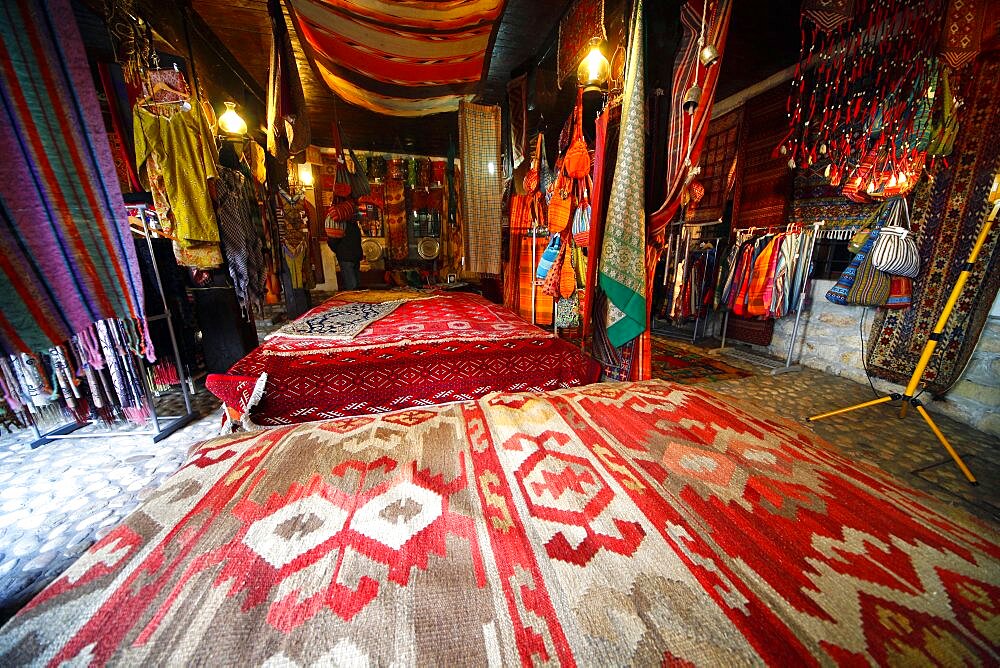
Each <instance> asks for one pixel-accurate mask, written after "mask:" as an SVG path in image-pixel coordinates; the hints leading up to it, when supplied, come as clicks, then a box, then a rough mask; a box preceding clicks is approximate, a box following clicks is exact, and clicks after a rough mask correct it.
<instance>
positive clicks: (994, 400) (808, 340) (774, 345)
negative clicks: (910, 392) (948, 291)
mask: <svg viewBox="0 0 1000 668" xmlns="http://www.w3.org/2000/svg"><path fill="white" fill-rule="evenodd" d="M833 284H834V281H815V282H814V286H813V293H812V304H811V306H810V308H809V310H808V311H803V313H802V321H801V322H800V324H799V330H800V331H799V336H798V343H797V346H796V351H795V354H794V355H793V358H792V360H793V362H794V361H796V360H798V361H799V362H800V363H801V364H803V365H804V366H808V367H812V368H815V369H820V370H822V371H825V372H827V373H832V374H835V375H838V376H844V377H846V378H850V379H852V380H855V381H857V382H859V383H867V382H868V379H867V378H866V377H865V370H864V366H863V365H862V357H861V337H862V333H863V335H864V345H865V350H867V349H868V338H869V336H870V334H871V323H872V320H873V319H874V317H875V309H863V308H859V307H854V306H838V305H836V304H833V303H831V302H829V301H827V300H826V299H825V297H824V295H825V294H826V291H827V290H828V289H830V287H831V286H832V285H833ZM862 318H863V319H864V326H863V327H860V324H861V319H862ZM793 320H794V318H791V317H789V318H783V319H781V320H779V321H778V322H777V323H776V324H775V327H774V338H773V339H772V341H771V346H770V347H769V349H768V352H769V353H770V354H772V355H775V356H778V357H781V358H782V359H784V357H785V354H786V353H787V351H788V339H789V337H790V336H791V333H792V323H793ZM872 380H873V382H874V383H875V387H876V388H877V389H878V390H879V391H880V392H898V391H901V390H902V388H901V387H900V386H899V385H896V384H894V383H890V382H888V381H884V380H882V379H880V378H872ZM925 396H926V395H925ZM927 407H928V410H931V411H933V412H938V413H943V414H945V415H948V416H950V417H953V418H955V419H956V420H960V421H961V422H964V423H965V424H968V425H971V426H973V427H976V428H977V429H980V430H982V431H985V432H987V433H990V434H993V435H996V436H1000V298H998V300H997V302H996V303H994V305H993V311H992V313H991V317H990V318H989V320H988V321H987V323H986V328H985V329H984V331H983V335H982V338H981V339H980V341H979V345H978V347H977V348H976V351H975V352H974V353H973V355H972V358H971V360H970V361H969V366H968V368H967V369H966V371H965V373H964V374H963V376H962V378H961V379H960V380H959V382H958V383H956V385H955V387H954V388H953V389H952V390H951V392H949V393H948V395H947V396H946V398H945V400H943V401H929V402H928V404H927ZM831 408H836V406H832V407H831Z"/></svg>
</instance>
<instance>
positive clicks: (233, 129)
mask: <svg viewBox="0 0 1000 668" xmlns="http://www.w3.org/2000/svg"><path fill="white" fill-rule="evenodd" d="M219 127H220V128H222V131H223V132H225V133H226V134H231V135H245V134H246V133H247V122H246V121H244V120H243V119H242V118H241V117H240V115H239V114H237V113H236V103H235V102H226V110H225V111H224V112H222V115H221V116H219Z"/></svg>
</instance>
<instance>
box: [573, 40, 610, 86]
mask: <svg viewBox="0 0 1000 668" xmlns="http://www.w3.org/2000/svg"><path fill="white" fill-rule="evenodd" d="M610 76H611V64H610V63H609V62H608V59H607V58H605V57H604V54H603V53H601V38H600V37H594V38H592V39H591V40H590V53H588V54H587V55H586V57H585V58H584V59H583V60H581V61H580V66H579V67H577V68H576V78H577V80H578V81H579V82H580V85H581V86H586V87H587V89H588V90H599V89H600V88H601V86H603V85H604V83H605V82H606V81H607V80H608V77H610Z"/></svg>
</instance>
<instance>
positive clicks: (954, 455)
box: [916, 403, 979, 485]
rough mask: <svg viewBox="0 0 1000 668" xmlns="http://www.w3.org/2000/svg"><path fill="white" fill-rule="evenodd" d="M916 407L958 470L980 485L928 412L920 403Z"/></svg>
mask: <svg viewBox="0 0 1000 668" xmlns="http://www.w3.org/2000/svg"><path fill="white" fill-rule="evenodd" d="M916 407H917V412H918V413H920V417H922V418H923V419H924V421H925V422H926V423H927V426H928V427H930V428H931V431H933V432H934V435H935V436H937V438H938V440H939V441H941V445H943V446H944V449H945V450H947V451H948V454H949V455H951V458H952V459H954V460H955V463H956V464H958V468H959V469H960V470H961V471H962V473H963V474H964V475H965V477H966V478H968V479H969V482H971V483H972V484H973V485H978V484H979V483H978V482H976V477H975V476H974V475H972V471H970V470H969V467H968V466H966V465H965V462H963V461H962V458H961V457H959V456H958V453H957V452H955V448H953V447H951V443H949V442H948V439H947V438H945V437H944V434H942V433H941V430H940V429H938V426H937V425H936V424H934V420H932V419H931V416H930V414H929V413H928V412H927V409H926V408H924V407H923V406H921V405H920V404H919V403H917V405H916Z"/></svg>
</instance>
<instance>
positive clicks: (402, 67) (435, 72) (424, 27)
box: [289, 0, 505, 116]
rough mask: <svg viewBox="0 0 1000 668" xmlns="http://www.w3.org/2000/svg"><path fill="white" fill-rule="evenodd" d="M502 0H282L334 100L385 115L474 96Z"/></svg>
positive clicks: (426, 110) (440, 108) (442, 107)
mask: <svg viewBox="0 0 1000 668" xmlns="http://www.w3.org/2000/svg"><path fill="white" fill-rule="evenodd" d="M504 2H505V0H290V3H289V4H290V5H291V8H292V10H293V11H292V14H293V18H294V20H295V23H296V25H297V27H298V30H299V34H300V35H301V36H302V38H303V42H304V43H305V45H306V52H307V53H308V54H309V57H310V58H311V59H312V61H313V64H314V66H315V68H316V71H317V72H318V73H319V74H320V76H321V77H322V78H323V80H324V81H325V82H326V85H327V86H329V87H330V90H332V91H333V92H334V93H335V94H337V95H338V96H339V97H340V98H341V99H343V100H346V101H347V102H350V103H352V104H356V105H359V106H361V107H365V108H366V109H370V110H372V111H375V112H378V113H381V114H389V115H392V116H424V115H427V114H437V113H441V112H447V111H455V110H456V109H457V108H458V103H459V100H462V99H467V100H470V99H472V97H473V96H474V95H475V94H476V92H477V89H478V86H479V81H480V78H481V77H482V75H483V64H484V60H485V57H486V49H487V48H488V47H489V44H490V35H491V33H492V32H493V29H494V26H495V25H496V23H497V21H498V20H499V18H500V15H501V13H502V12H503V7H504Z"/></svg>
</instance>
